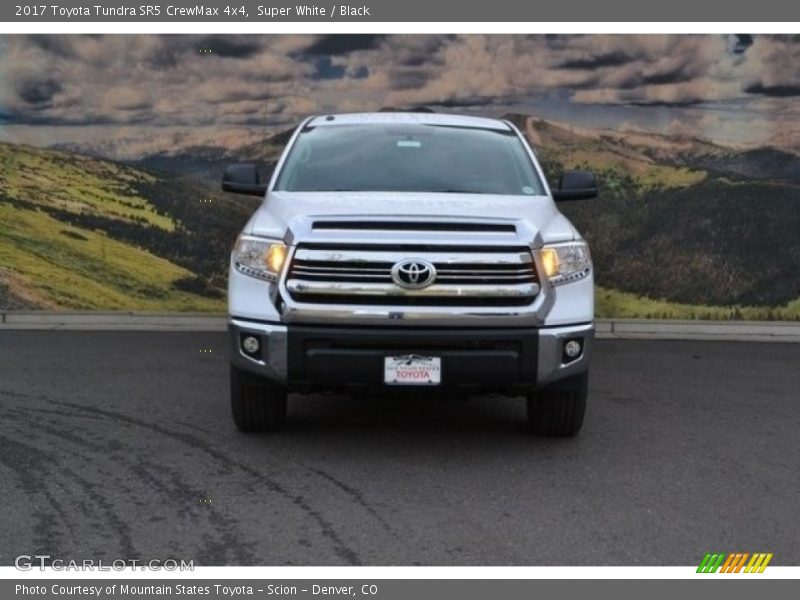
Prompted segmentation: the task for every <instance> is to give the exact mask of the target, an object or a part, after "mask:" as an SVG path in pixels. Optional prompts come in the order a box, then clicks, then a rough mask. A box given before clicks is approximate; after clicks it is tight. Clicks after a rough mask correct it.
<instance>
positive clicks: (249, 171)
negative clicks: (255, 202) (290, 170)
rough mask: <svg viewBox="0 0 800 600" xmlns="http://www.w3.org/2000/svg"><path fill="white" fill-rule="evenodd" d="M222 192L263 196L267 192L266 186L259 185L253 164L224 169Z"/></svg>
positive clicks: (234, 165)
mask: <svg viewBox="0 0 800 600" xmlns="http://www.w3.org/2000/svg"><path fill="white" fill-rule="evenodd" d="M222 190H223V191H225V192H233V193H234V194H248V195H250V196H263V195H264V194H265V193H266V191H267V184H266V183H261V178H260V177H259V175H258V167H257V165H256V164H255V163H235V164H232V165H228V166H227V167H225V173H224V174H223V175H222Z"/></svg>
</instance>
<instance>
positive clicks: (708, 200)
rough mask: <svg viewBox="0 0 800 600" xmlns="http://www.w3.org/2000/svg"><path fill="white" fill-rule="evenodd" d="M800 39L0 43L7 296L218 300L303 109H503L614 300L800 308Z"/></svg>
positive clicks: (72, 302) (709, 312)
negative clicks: (232, 171) (247, 195)
mask: <svg viewBox="0 0 800 600" xmlns="http://www.w3.org/2000/svg"><path fill="white" fill-rule="evenodd" d="M799 98H800V38H798V37H796V36H794V37H793V36H760V35H759V36H751V35H746V34H731V35H725V36H723V35H713V36H712V35H709V36H698V35H691V36H690V35H685V36H684V35H642V36H632V35H577V36H573V35H569V36H564V35H556V36H552V35H534V36H523V35H488V36H482V35H465V36H456V35H441V36H439V35H398V36H394V35H392V36H384V35H356V36H351V35H322V36H311V35H309V36H306V35H300V36H295V35H242V36H227V35H226V36H202V35H158V36H150V35H136V36H126V35H108V36H74V35H30V36H12V35H4V36H0V308H1V309H6V310H8V309H60V310H63V309H76V310H81V309H82V310H126V311H131V310H147V311H176V310H179V311H221V310H224V306H225V292H224V290H225V278H226V270H227V260H228V253H229V251H230V247H231V245H232V243H233V240H234V239H235V236H236V234H237V233H238V230H239V229H240V228H241V226H242V225H243V223H244V221H245V220H246V219H247V217H248V215H249V214H250V213H251V212H252V210H253V209H254V206H255V203H256V202H257V199H243V198H242V197H237V196H233V197H231V196H227V195H225V194H223V193H221V192H220V191H219V184H218V182H219V179H220V176H221V172H222V169H223V168H224V165H225V164H227V163H228V162H232V161H236V160H256V161H260V162H262V163H263V164H264V165H265V167H268V166H269V165H271V164H272V163H274V161H275V160H276V159H277V157H278V155H279V154H280V152H281V150H282V149H283V146H284V145H285V143H286V141H287V139H288V135H289V134H290V132H291V130H292V128H293V127H294V126H296V124H297V123H298V122H299V121H300V120H301V119H302V118H304V117H305V116H307V115H309V114H318V113H323V114H324V113H329V112H353V111H374V110H433V111H437V112H452V113H465V114H475V115H484V116H493V117H503V118H506V119H508V120H510V121H512V122H514V123H515V124H516V125H517V126H518V127H519V128H520V129H521V130H522V131H523V133H524V134H525V135H526V137H527V138H528V140H529V141H530V142H531V143H532V144H533V145H534V147H535V148H536V149H537V152H538V153H539V154H540V156H541V157H542V162H543V164H544V165H545V167H546V171H547V174H548V177H549V178H551V181H553V178H555V177H557V176H558V174H559V173H560V171H561V170H563V169H564V168H574V167H580V168H590V169H592V170H594V171H595V172H596V173H597V175H598V177H599V179H600V182H601V186H602V187H601V196H600V198H599V199H598V200H596V201H587V202H575V203H571V204H569V205H564V207H563V210H564V212H565V213H566V214H567V216H568V217H569V218H570V219H572V220H573V221H574V222H575V224H576V225H577V226H578V228H579V229H580V230H581V231H582V232H583V233H584V235H585V237H587V239H588V240H589V241H590V243H591V248H592V252H593V258H594V261H595V268H596V279H597V283H598V291H597V312H598V315H599V316H620V317H652V318H662V317H663V318H733V319H750V318H752V319H780V320H797V319H800V277H799V276H798V272H799V271H800V269H798V267H800V102H798V99H799Z"/></svg>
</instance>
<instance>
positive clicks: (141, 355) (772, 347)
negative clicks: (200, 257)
mask: <svg viewBox="0 0 800 600" xmlns="http://www.w3.org/2000/svg"><path fill="white" fill-rule="evenodd" d="M226 344H227V340H226V337H225V335H224V334H223V333H218V332H205V333H164V332H158V333H153V332H88V331H11V330H4V331H0V411H2V412H1V413H0V415H1V416H0V506H2V510H1V511H0V532H2V535H0V565H10V564H13V561H14V557H15V556H17V555H19V554H48V555H50V556H52V557H54V558H61V559H65V560H70V559H76V560H80V559H84V558H94V559H103V560H106V561H111V560H116V559H133V558H135V559H140V560H150V559H165V558H179V559H180V558H183V559H193V560H194V561H195V565H198V566H199V565H285V564H295V565H339V564H362V565H478V564H489V565H537V564H542V565H691V564H697V563H699V561H700V559H701V558H702V556H703V555H704V554H705V553H706V552H713V551H718V552H736V551H744V552H772V553H774V558H773V562H772V563H771V564H774V565H790V564H792V565H797V564H800V535H799V534H800V500H799V499H800V435H799V434H800V368H799V367H800V345H799V344H785V343H784V344H771V343H743V342H699V341H658V340H647V341H632V340H600V341H598V342H597V343H596V350H595V355H594V363H593V368H592V374H591V378H590V397H589V407H588V412H587V419H586V423H585V425H584V430H583V431H582V432H581V434H580V435H579V436H578V437H577V438H575V439H569V440H552V439H543V438H537V437H532V436H531V435H529V434H528V433H527V431H526V429H525V426H524V418H525V411H524V402H523V401H522V399H519V398H498V397H479V398H470V399H457V398H435V397H427V396H426V397H422V398H415V397H347V396H333V395H315V396H291V397H290V408H289V418H290V422H289V427H288V428H287V430H286V431H284V432H281V433H279V434H258V435H252V434H250V435H246V434H241V433H238V432H237V431H236V430H235V428H234V426H233V423H232V421H231V419H230V416H229V405H228V372H227V360H226V353H227V348H226Z"/></svg>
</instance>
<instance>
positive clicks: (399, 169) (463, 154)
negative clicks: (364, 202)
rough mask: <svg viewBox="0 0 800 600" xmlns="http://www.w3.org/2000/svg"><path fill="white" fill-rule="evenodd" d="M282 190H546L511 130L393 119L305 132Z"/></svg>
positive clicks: (279, 187)
mask: <svg viewBox="0 0 800 600" xmlns="http://www.w3.org/2000/svg"><path fill="white" fill-rule="evenodd" d="M275 189H276V190H281V191H287V192H333V191H359V192H361V191H364V192H367V191H368V192H435V193H469V194H505V195H543V194H544V193H545V192H544V187H543V186H542V182H541V180H540V179H539V176H538V175H537V173H536V170H535V169H534V167H533V164H532V162H531V160H530V157H529V156H528V154H527V152H526V150H525V148H524V146H523V144H522V142H521V141H520V139H519V138H518V137H517V135H516V134H515V133H514V132H512V131H495V130H491V129H476V128H467V127H451V126H442V125H424V124H391V123H386V124H370V125H329V126H324V127H315V128H309V129H306V130H304V131H302V132H301V133H300V134H299V135H298V137H297V139H296V141H295V143H294V145H293V146H292V149H291V151H290V153H289V156H288V158H287V159H286V162H285V164H284V166H283V169H282V170H281V172H280V175H279V177H278V180H277V183H276V185H275Z"/></svg>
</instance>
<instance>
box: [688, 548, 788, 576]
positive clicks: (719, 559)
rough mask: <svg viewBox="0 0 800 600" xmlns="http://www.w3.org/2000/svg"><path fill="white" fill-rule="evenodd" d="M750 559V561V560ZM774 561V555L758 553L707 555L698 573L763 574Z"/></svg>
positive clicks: (716, 553) (718, 553)
mask: <svg viewBox="0 0 800 600" xmlns="http://www.w3.org/2000/svg"><path fill="white" fill-rule="evenodd" d="M748 559H749V560H748ZM771 560H772V553H771V552H770V553H766V552H756V553H753V554H748V553H747V552H733V553H725V552H714V553H707V554H706V555H705V556H704V557H703V560H702V561H700V566H699V567H697V572H698V573H717V572H720V573H763V572H764V569H766V568H767V565H768V564H769V561H771Z"/></svg>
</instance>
